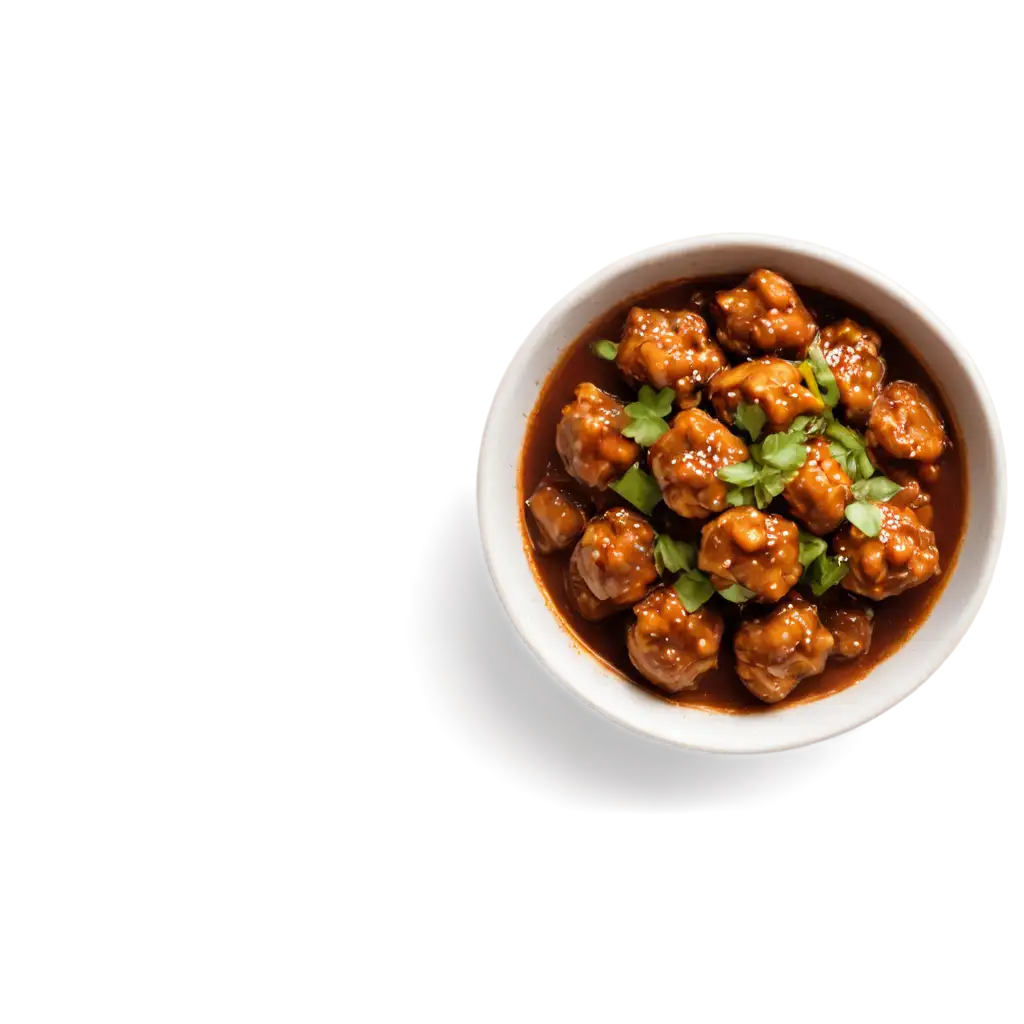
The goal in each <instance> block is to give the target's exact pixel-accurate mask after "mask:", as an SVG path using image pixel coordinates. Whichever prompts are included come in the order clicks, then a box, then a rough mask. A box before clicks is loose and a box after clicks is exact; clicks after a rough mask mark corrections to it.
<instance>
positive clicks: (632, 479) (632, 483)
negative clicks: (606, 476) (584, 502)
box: [608, 465, 661, 516]
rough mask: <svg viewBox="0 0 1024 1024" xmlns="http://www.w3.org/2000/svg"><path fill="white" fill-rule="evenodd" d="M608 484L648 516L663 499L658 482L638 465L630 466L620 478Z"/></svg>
mask: <svg viewBox="0 0 1024 1024" xmlns="http://www.w3.org/2000/svg"><path fill="white" fill-rule="evenodd" d="M608 486H609V487H610V488H611V489H612V490H613V491H614V492H615V493H616V494H619V495H621V496H622V497H623V498H625V499H626V501H628V502H629V503H630V505H633V506H634V507H635V508H638V509H639V510H640V511H641V512H643V513H644V515H647V516H649V515H650V514H651V513H652V512H653V511H654V506H655V505H657V504H658V502H659V501H661V488H660V487H659V486H658V482H657V481H656V480H655V479H654V477H652V476H649V475H648V474H647V473H645V472H644V471H643V470H642V469H641V468H640V467H639V466H638V465H633V466H630V467H629V469H627V470H626V472H625V473H623V474H622V476H620V477H619V479H618V480H613V481H612V482H611V483H610V484H609V485H608Z"/></svg>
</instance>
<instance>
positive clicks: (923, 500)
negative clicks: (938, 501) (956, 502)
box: [885, 463, 937, 530]
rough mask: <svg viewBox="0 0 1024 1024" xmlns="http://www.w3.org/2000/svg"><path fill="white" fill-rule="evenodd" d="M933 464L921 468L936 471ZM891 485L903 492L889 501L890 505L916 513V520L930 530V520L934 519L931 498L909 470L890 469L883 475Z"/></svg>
mask: <svg viewBox="0 0 1024 1024" xmlns="http://www.w3.org/2000/svg"><path fill="white" fill-rule="evenodd" d="M936 468H937V467H936V466H935V464H934V463H929V464H927V465H923V466H922V467H921V469H922V471H923V470H930V469H936ZM885 475H886V476H887V477H889V479H890V480H892V481H893V483H897V484H900V485H901V486H902V487H903V490H902V491H900V492H899V493H898V494H895V495H893V496H892V497H891V498H890V499H889V504H890V505H896V506H897V507H898V508H912V509H913V510H914V512H916V513H917V518H918V520H919V521H920V523H921V525H922V526H927V527H928V529H929V530H930V529H931V528H932V520H933V519H934V518H935V509H934V507H933V505H932V496H931V495H930V494H929V493H928V492H927V491H925V490H924V489H923V488H922V487H921V483H920V481H918V480H917V478H916V477H915V476H914V474H913V473H911V472H910V471H909V470H907V469H904V468H903V467H896V468H890V469H888V470H887V471H886V474H885Z"/></svg>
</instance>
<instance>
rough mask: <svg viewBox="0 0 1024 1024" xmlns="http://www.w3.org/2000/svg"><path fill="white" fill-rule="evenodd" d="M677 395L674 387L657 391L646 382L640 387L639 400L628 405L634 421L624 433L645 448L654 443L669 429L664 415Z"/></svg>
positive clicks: (627, 409) (625, 428)
mask: <svg viewBox="0 0 1024 1024" xmlns="http://www.w3.org/2000/svg"><path fill="white" fill-rule="evenodd" d="M675 395H676V393H675V392H674V391H673V390H672V388H662V389H661V390H660V391H655V390H654V388H652V387H648V386H647V385H646V384H644V386H643V387H642V388H640V395H639V398H638V400H637V401H636V402H631V403H630V404H629V405H627V406H626V412H627V413H628V414H629V416H630V419H631V420H632V422H631V423H629V425H628V426H626V427H624V428H623V430H622V433H623V435H624V436H625V437H631V438H633V440H634V441H636V442H637V444H641V445H643V446H644V447H645V448H647V447H650V446H651V445H652V444H654V442H655V441H657V440H658V438H659V437H661V435H662V434H664V433H665V432H666V431H667V430H668V424H667V423H666V422H665V420H664V419H663V418H662V417H664V416H667V415H668V413H669V412H670V411H671V409H672V401H673V399H674V398H675Z"/></svg>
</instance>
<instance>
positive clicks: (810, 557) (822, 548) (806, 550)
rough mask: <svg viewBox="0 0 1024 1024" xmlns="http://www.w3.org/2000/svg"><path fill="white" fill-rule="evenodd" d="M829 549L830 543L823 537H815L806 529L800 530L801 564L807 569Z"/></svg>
mask: <svg viewBox="0 0 1024 1024" xmlns="http://www.w3.org/2000/svg"><path fill="white" fill-rule="evenodd" d="M826 551H828V543H827V542H826V541H825V540H824V538H822V537H815V535H814V534H813V533H808V532H807V531H806V530H801V531H800V564H801V565H802V566H803V567H804V568H805V569H807V568H808V567H809V566H810V565H811V563H812V562H816V561H817V560H818V559H819V558H820V557H821V556H822V555H823V554H825V552H826Z"/></svg>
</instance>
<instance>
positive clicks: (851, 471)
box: [828, 441, 857, 480]
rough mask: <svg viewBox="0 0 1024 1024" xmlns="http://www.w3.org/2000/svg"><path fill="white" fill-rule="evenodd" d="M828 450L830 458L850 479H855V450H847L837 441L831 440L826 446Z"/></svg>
mask: <svg viewBox="0 0 1024 1024" xmlns="http://www.w3.org/2000/svg"><path fill="white" fill-rule="evenodd" d="M828 450H829V451H830V452H831V453H832V458H833V459H835V460H836V462H838V463H839V465H840V466H841V467H842V470H843V472H844V473H845V474H846V475H847V476H848V477H849V478H850V479H851V480H853V479H855V478H856V476H857V454H856V452H851V451H847V450H846V449H845V448H844V447H843V446H842V445H841V444H840V443H839V442H838V441H833V442H832V444H830V445H829V446H828Z"/></svg>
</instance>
